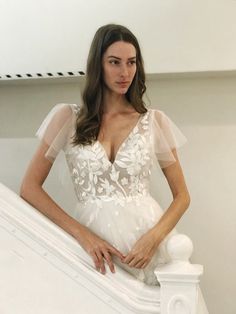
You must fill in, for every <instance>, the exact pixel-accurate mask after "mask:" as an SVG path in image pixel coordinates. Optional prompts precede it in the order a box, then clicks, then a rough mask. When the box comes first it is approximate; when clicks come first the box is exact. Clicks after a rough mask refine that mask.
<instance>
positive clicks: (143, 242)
mask: <svg viewBox="0 0 236 314" xmlns="http://www.w3.org/2000/svg"><path fill="white" fill-rule="evenodd" d="M158 245H159V244H158V243H157V239H156V237H155V231H154V230H153V229H150V230H149V231H148V232H147V233H145V234H143V235H142V236H141V238H140V239H139V240H138V241H137V242H136V243H135V245H134V246H133V247H132V249H131V251H130V252H129V254H128V255H126V257H125V258H124V259H123V260H122V263H125V264H127V265H129V266H130V267H135V268H145V267H146V266H147V265H148V263H149V262H150V260H151V259H152V257H153V255H154V253H155V252H156V250H157V247H158Z"/></svg>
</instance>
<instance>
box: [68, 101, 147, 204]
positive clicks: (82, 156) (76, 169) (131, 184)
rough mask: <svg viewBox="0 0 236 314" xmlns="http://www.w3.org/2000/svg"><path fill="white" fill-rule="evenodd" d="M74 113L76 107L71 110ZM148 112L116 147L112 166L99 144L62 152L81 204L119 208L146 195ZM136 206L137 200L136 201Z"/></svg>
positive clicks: (69, 147)
mask: <svg viewBox="0 0 236 314" xmlns="http://www.w3.org/2000/svg"><path fill="white" fill-rule="evenodd" d="M75 110H76V112H78V107H76V106H75ZM149 114H150V111H149V110H148V111H147V112H146V113H144V114H142V115H141V116H140V118H139V120H138V122H137V124H136V125H135V126H134V128H133V129H132V130H131V132H130V133H129V135H128V136H127V137H126V139H125V140H124V141H123V143H122V144H121V146H120V147H119V149H118V151H117V153H116V156H115V160H114V162H113V163H112V162H111V161H110V160H109V159H108V157H107V154H106V151H105V149H104V147H103V146H102V144H101V143H100V142H99V141H98V140H97V141H95V142H94V143H93V144H91V145H85V146H82V145H79V146H76V147H72V146H71V145H68V147H67V149H66V150H65V155H66V159H67V163H68V166H69V169H70V173H71V176H72V180H73V184H74V188H75V190H76V195H77V197H78V199H79V200H80V201H81V202H86V201H88V200H89V201H95V202H96V203H97V205H98V206H99V204H100V202H99V200H104V199H107V200H111V199H112V200H114V202H115V203H116V204H120V205H123V204H125V201H126V202H127V201H129V200H130V201H133V200H134V199H135V196H140V195H147V194H149V180H150V174H151V170H150V169H151V166H152V164H153V158H152V157H151V151H150V141H149V139H150V136H149V127H148V125H149ZM137 202H138V198H137Z"/></svg>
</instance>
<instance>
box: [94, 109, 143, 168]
mask: <svg viewBox="0 0 236 314" xmlns="http://www.w3.org/2000/svg"><path fill="white" fill-rule="evenodd" d="M147 112H148V111H147ZM147 112H145V113H141V114H140V116H139V118H138V120H137V122H136V123H135V125H134V127H133V128H132V129H131V130H130V132H129V133H128V135H127V136H126V137H125V138H124V140H123V141H122V142H121V144H120V145H119V147H118V149H117V151H116V154H115V157H114V160H113V162H112V161H111V160H110V159H109V158H108V154H107V152H106V150H105V148H104V146H103V145H102V143H101V142H100V141H99V140H98V139H97V141H96V142H97V143H98V145H100V147H101V148H102V150H103V152H104V155H105V158H106V159H107V161H108V162H109V163H110V164H111V165H114V164H115V162H116V160H117V157H118V155H119V153H120V151H121V148H122V147H124V146H125V143H126V142H127V141H128V139H129V138H130V137H131V135H132V134H133V132H134V130H135V129H136V128H137V127H138V125H139V123H140V121H141V119H142V118H143V117H144V116H145V114H146V113H147Z"/></svg>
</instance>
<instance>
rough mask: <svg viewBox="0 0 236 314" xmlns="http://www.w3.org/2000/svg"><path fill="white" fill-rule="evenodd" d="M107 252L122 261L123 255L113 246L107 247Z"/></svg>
mask: <svg viewBox="0 0 236 314" xmlns="http://www.w3.org/2000/svg"><path fill="white" fill-rule="evenodd" d="M108 249H109V251H110V252H112V253H113V254H114V255H116V256H118V257H119V258H120V259H122V260H123V259H124V258H125V255H123V254H122V253H121V252H120V251H118V250H117V249H116V248H115V247H114V246H112V245H109V247H108Z"/></svg>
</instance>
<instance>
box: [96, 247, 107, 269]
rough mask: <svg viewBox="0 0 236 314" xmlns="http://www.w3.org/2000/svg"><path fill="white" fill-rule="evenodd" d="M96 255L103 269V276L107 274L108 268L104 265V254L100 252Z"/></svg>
mask: <svg viewBox="0 0 236 314" xmlns="http://www.w3.org/2000/svg"><path fill="white" fill-rule="evenodd" d="M95 253H96V255H97V257H98V261H99V267H100V268H101V272H102V273H103V274H105V273H106V268H105V265H104V260H103V256H102V253H101V252H100V251H96V252H95Z"/></svg>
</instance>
